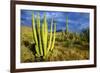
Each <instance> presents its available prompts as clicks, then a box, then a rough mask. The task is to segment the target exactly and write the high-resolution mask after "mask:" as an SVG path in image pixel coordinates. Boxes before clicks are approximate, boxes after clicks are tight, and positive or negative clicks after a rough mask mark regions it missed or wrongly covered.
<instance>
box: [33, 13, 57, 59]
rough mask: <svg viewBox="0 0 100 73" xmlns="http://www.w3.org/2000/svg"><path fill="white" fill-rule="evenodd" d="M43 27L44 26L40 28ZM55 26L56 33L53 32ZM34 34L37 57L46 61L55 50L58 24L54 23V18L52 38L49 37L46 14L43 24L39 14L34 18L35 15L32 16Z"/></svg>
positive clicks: (51, 29) (51, 31)
mask: <svg viewBox="0 0 100 73" xmlns="http://www.w3.org/2000/svg"><path fill="white" fill-rule="evenodd" d="M40 25H42V26H40ZM53 25H54V32H53ZM32 32H33V40H34V42H35V48H33V49H35V51H36V54H35V56H36V57H43V59H46V58H47V56H48V53H49V52H50V51H52V50H53V48H54V43H55V34H56V24H55V23H54V22H53V18H52V20H51V26H50V33H49V34H50V36H49V37H48V23H47V18H46V13H44V18H43V23H42V24H41V22H40V15H39V12H38V14H37V16H36V19H35V17H34V13H33V14H32Z"/></svg>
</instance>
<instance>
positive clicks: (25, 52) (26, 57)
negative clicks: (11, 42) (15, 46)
mask: <svg viewBox="0 0 100 73" xmlns="http://www.w3.org/2000/svg"><path fill="white" fill-rule="evenodd" d="M33 61H34V55H33V53H32V52H31V51H30V50H29V48H27V47H25V46H21V62H33Z"/></svg>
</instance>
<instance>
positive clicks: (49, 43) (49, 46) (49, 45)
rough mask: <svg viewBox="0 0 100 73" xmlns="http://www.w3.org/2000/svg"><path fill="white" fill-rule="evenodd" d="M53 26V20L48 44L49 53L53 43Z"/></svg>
mask: <svg viewBox="0 0 100 73" xmlns="http://www.w3.org/2000/svg"><path fill="white" fill-rule="evenodd" d="M52 25H53V18H52V20H51V27H50V39H49V42H48V48H47V50H48V51H47V52H49V50H50V48H51V42H52Z"/></svg>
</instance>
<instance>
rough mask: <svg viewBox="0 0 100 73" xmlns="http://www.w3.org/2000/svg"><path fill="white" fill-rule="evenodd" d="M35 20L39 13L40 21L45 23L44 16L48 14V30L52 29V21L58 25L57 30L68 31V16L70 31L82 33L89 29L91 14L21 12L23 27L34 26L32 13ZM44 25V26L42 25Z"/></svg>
mask: <svg viewBox="0 0 100 73" xmlns="http://www.w3.org/2000/svg"><path fill="white" fill-rule="evenodd" d="M33 12H34V15H35V18H36V15H37V13H38V12H39V13H40V20H41V22H42V21H43V14H44V13H46V17H47V22H48V28H49V27H50V23H51V19H52V17H53V18H54V21H55V22H56V25H57V30H65V29H66V17H67V16H68V29H69V31H71V32H80V31H81V30H82V29H84V28H87V27H89V13H82V12H81V13H80V12H55V11H36V10H21V25H25V26H32V21H31V20H32V13H33ZM41 25H42V24H41Z"/></svg>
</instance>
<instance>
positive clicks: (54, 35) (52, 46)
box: [51, 23, 56, 51]
mask: <svg viewBox="0 0 100 73" xmlns="http://www.w3.org/2000/svg"><path fill="white" fill-rule="evenodd" d="M55 37H56V23H54V34H53V41H52V45H51V51H52V50H53V48H54V43H55Z"/></svg>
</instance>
